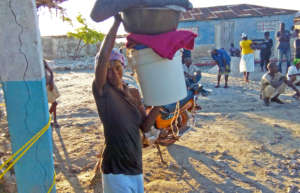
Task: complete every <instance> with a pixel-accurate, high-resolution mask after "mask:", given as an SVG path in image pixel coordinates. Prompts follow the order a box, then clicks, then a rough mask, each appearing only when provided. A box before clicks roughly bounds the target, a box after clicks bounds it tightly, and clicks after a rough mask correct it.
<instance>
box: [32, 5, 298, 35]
mask: <svg viewBox="0 0 300 193" xmlns="http://www.w3.org/2000/svg"><path fill="white" fill-rule="evenodd" d="M190 1H191V2H192V3H193V5H194V7H210V6H217V5H233V4H255V5H261V6H267V7H274V8H283V9H293V10H300V2H299V0H284V1H282V0H210V1H207V0H190ZM94 3H95V0H84V1H83V0H69V1H67V2H65V3H63V4H62V6H63V7H64V8H65V9H66V14H67V16H68V17H70V18H71V19H74V18H75V17H76V16H77V15H79V14H82V15H83V16H84V17H85V18H86V19H87V21H88V23H89V24H90V26H92V27H93V28H95V29H97V30H99V31H101V32H103V33H107V31H108V30H109V28H110V26H111V24H112V22H113V20H112V19H108V20H106V21H104V22H101V23H95V22H93V21H92V20H91V19H90V18H89V14H90V12H91V9H92V7H93V5H94ZM38 15H39V21H40V30H41V35H42V36H46V35H62V34H66V33H67V32H68V31H72V29H73V28H74V27H72V26H70V25H69V24H67V23H64V22H62V20H61V18H60V17H59V16H57V14H56V12H55V11H52V14H51V13H49V10H48V9H45V8H42V9H40V10H39V13H38ZM75 27H76V24H75ZM118 33H119V34H124V33H125V31H124V29H123V27H121V28H120V30H119V32H118Z"/></svg>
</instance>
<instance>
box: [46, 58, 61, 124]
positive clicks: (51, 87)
mask: <svg viewBox="0 0 300 193" xmlns="http://www.w3.org/2000/svg"><path fill="white" fill-rule="evenodd" d="M43 62H44V66H45V74H46V75H45V76H46V86H47V95H48V103H50V104H51V107H50V109H49V113H50V114H52V113H53V126H54V127H56V128H58V127H59V125H58V123H57V118H56V108H57V105H58V103H57V101H56V100H57V99H58V97H59V96H60V94H59V91H58V89H57V87H56V85H55V83H54V75H53V71H52V70H51V68H50V67H49V65H48V64H47V62H46V60H43Z"/></svg>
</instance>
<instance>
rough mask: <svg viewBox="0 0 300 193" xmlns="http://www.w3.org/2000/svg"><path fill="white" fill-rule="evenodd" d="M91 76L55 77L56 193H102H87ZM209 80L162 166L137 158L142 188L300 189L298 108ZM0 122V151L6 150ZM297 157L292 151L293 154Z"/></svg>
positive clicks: (95, 150) (95, 125) (151, 155)
mask: <svg viewBox="0 0 300 193" xmlns="http://www.w3.org/2000/svg"><path fill="white" fill-rule="evenodd" d="M92 79H93V74H92V73H88V72H66V73H57V74H56V82H57V86H58V88H59V90H60V92H61V97H60V98H59V106H58V120H59V124H60V125H61V128H60V129H54V130H53V139H54V158H55V168H56V172H57V192H59V193H73V192H75V193H95V192H101V184H98V186H97V187H89V180H90V178H91V176H92V174H93V167H94V165H95V163H96V161H97V155H98V154H99V153H100V151H101V148H102V146H103V128H102V125H101V123H100V120H99V118H98V114H97V112H96V106H95V103H94V99H93V96H92V92H91V82H92ZM215 79H216V77H215V75H210V74H203V84H204V86H205V87H206V88H209V89H211V90H212V94H211V95H210V96H209V97H206V98H202V97H201V98H200V104H201V106H202V107H203V110H202V111H201V112H199V113H198V114H197V121H196V125H195V127H194V128H193V129H192V130H191V131H190V132H189V133H187V134H186V135H184V136H183V137H182V138H181V139H180V141H178V142H177V143H176V144H174V145H171V146H169V147H167V148H166V147H163V148H162V151H163V156H164V159H165V160H166V161H167V162H168V164H167V165H164V164H162V163H161V162H160V159H159V156H158V155H157V151H156V149H154V148H148V149H145V150H144V156H143V161H144V162H143V163H144V176H145V188H146V190H147V192H150V193H166V192H169V193H170V192H174V193H175V192H180V193H196V192H201V193H202V192H203V193H215V192H226V193H236V192H238V193H244V192H245V193H248V192H249V193H250V192H264V193H271V192H274V193H281V192H287V190H288V187H289V186H291V185H294V186H298V187H300V150H299V149H300V102H299V101H295V100H294V99H293V98H292V97H291V95H292V94H293V92H292V91H291V90H288V92H287V94H285V95H284V96H282V97H281V99H283V100H284V101H285V103H286V104H284V105H277V104H273V103H272V104H271V106H270V107H265V106H263V105H262V102H261V101H260V100H259V83H258V82H255V81H254V82H251V83H250V84H248V85H245V84H244V83H243V82H242V81H241V79H239V78H231V81H230V88H229V89H224V88H219V89H215V88H214V85H215V83H216V81H215ZM4 124H5V123H4V122H3V121H2V122H1V130H0V148H1V150H2V149H3V148H4V146H5V148H7V141H5V137H1V133H3V130H2V127H3V125H4ZM297 150H299V151H297Z"/></svg>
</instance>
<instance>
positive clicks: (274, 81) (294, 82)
mask: <svg viewBox="0 0 300 193" xmlns="http://www.w3.org/2000/svg"><path fill="white" fill-rule="evenodd" d="M276 37H277V40H278V46H277V49H278V56H279V57H278V65H277V64H275V63H273V62H271V61H270V57H271V55H272V47H273V40H272V39H271V38H270V33H269V32H265V33H264V39H263V40H262V41H261V42H260V43H256V42H255V41H252V40H249V39H248V36H247V34H246V33H242V36H241V38H242V40H241V41H240V48H241V52H240V50H239V49H237V48H234V45H233V44H231V48H230V50H229V51H230V56H232V57H240V56H241V60H240V72H243V73H244V80H245V82H249V75H250V73H252V72H254V50H255V49H260V60H261V63H260V65H261V71H262V72H264V71H265V70H266V71H267V72H266V73H265V74H264V75H263V76H262V79H261V94H260V97H261V99H262V100H263V101H264V103H265V105H267V106H269V104H270V102H276V103H279V104H283V102H282V101H281V100H280V99H279V98H278V97H279V95H280V94H282V93H283V92H284V90H285V88H286V86H289V87H291V88H292V89H293V90H295V92H296V93H295V95H293V97H295V98H297V99H298V98H300V93H299V90H298V89H297V86H300V77H299V76H300V37H299V30H297V29H296V30H294V31H293V33H290V31H288V30H285V24H284V23H281V24H280V31H278V32H277V34H276ZM291 38H294V39H295V40H294V42H293V46H294V47H295V54H294V62H293V64H294V65H292V66H291V65H290V63H291V62H290V61H291V46H290V42H291ZM230 56H229V54H228V53H227V52H226V51H225V50H224V49H213V50H212V51H211V57H212V58H213V60H214V61H215V62H216V63H217V65H218V68H219V72H218V81H217V85H216V88H218V87H219V86H220V79H221V76H222V75H223V74H224V75H225V88H227V87H228V75H229V73H230V68H231V67H230V61H231V59H230ZM284 57H285V59H286V63H287V72H286V75H284V74H282V63H283V58H284Z"/></svg>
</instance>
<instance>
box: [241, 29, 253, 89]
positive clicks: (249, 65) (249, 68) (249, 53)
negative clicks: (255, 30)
mask: <svg viewBox="0 0 300 193" xmlns="http://www.w3.org/2000/svg"><path fill="white" fill-rule="evenodd" d="M252 44H253V43H252V40H248V37H247V34H245V33H242V41H240V47H241V50H242V57H241V62H240V72H243V73H244V80H245V82H247V83H248V82H249V75H250V72H254V50H253V49H252Z"/></svg>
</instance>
